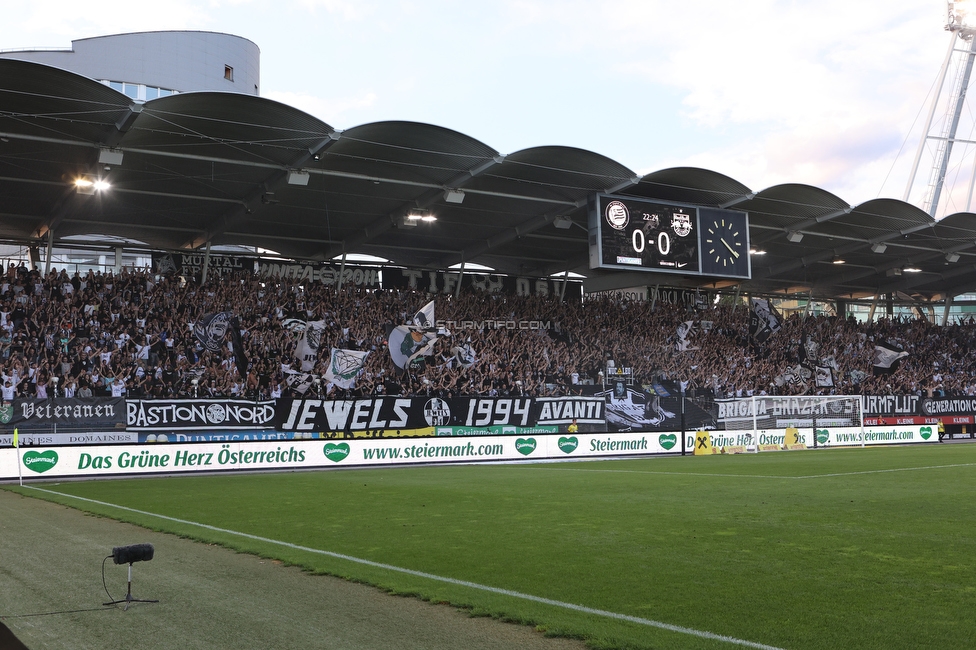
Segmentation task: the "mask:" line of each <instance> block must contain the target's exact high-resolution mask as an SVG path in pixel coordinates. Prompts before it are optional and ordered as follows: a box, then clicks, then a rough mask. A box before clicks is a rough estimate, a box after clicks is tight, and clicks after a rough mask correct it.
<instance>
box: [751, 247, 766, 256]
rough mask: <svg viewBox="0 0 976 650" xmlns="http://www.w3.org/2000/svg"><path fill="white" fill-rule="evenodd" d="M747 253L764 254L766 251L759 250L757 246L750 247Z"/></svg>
mask: <svg viewBox="0 0 976 650" xmlns="http://www.w3.org/2000/svg"><path fill="white" fill-rule="evenodd" d="M749 254H750V255H765V254H766V251H764V250H760V249H758V248H750V249H749Z"/></svg>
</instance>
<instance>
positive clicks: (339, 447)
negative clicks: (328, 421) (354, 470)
mask: <svg viewBox="0 0 976 650" xmlns="http://www.w3.org/2000/svg"><path fill="white" fill-rule="evenodd" d="M323 451H324V452H325V457H326V458H328V459H329V460H331V461H332V462H333V463H338V462H341V461H342V460H345V458H346V456H348V455H349V445H348V443H345V442H340V443H339V444H335V443H334V442H329V443H326V445H325V449H324V450H323Z"/></svg>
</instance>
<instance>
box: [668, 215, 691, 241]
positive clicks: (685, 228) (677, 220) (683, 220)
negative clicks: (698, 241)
mask: <svg viewBox="0 0 976 650" xmlns="http://www.w3.org/2000/svg"><path fill="white" fill-rule="evenodd" d="M671 229H672V230H674V234H676V235H677V236H678V237H687V236H688V235H690V234H691V215H690V214H685V213H684V212H675V213H674V214H673V215H671Z"/></svg>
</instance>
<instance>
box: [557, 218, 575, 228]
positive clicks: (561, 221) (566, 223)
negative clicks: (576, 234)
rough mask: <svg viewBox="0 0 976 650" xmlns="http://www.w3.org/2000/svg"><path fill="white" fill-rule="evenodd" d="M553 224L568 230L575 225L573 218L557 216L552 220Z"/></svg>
mask: <svg viewBox="0 0 976 650" xmlns="http://www.w3.org/2000/svg"><path fill="white" fill-rule="evenodd" d="M552 225H554V226H555V227H557V228H559V229H560V230H568V229H570V228H572V227H573V220H572V219H570V218H569V217H556V218H555V219H553V220H552Z"/></svg>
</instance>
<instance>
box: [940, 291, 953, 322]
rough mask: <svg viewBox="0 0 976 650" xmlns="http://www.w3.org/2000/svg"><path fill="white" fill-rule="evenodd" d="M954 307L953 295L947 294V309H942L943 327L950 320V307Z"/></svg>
mask: <svg viewBox="0 0 976 650" xmlns="http://www.w3.org/2000/svg"><path fill="white" fill-rule="evenodd" d="M950 307H952V296H946V299H945V309H943V310H942V327H945V326H946V323H948V322H949V308H950Z"/></svg>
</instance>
